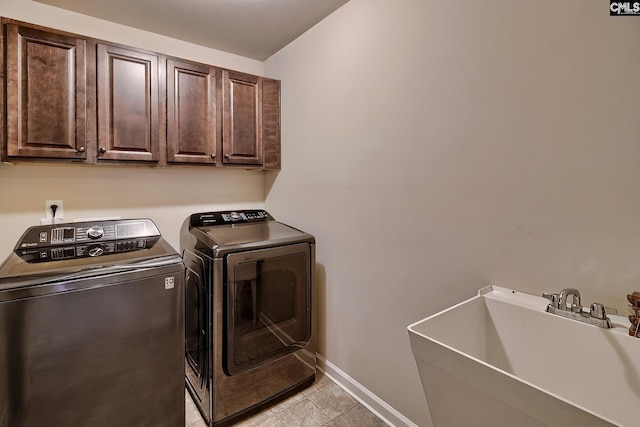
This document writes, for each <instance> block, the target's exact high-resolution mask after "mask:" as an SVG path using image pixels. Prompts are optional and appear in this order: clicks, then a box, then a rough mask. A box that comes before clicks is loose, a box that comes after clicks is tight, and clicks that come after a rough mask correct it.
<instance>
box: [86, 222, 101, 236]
mask: <svg viewBox="0 0 640 427" xmlns="http://www.w3.org/2000/svg"><path fill="white" fill-rule="evenodd" d="M102 236H104V229H103V228H102V227H100V226H99V225H94V226H93V227H91V228H90V229H89V230H87V237H88V238H90V239H99V238H101V237H102Z"/></svg>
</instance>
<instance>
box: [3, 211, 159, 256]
mask: <svg viewBox="0 0 640 427" xmlns="http://www.w3.org/2000/svg"><path fill="white" fill-rule="evenodd" d="M159 239H160V231H159V230H158V228H157V227H156V226H155V224H154V223H153V222H152V221H151V220H149V219H135V220H105V221H91V222H78V223H67V224H52V225H40V226H35V227H30V228H29V229H28V230H27V231H26V232H25V233H24V234H23V235H22V238H21V239H20V241H19V242H18V244H17V245H16V247H15V249H14V251H15V252H16V253H17V254H18V256H20V258H22V259H23V260H25V261H27V262H46V261H57V260H63V259H70V258H85V257H97V256H101V255H105V254H113V253H118V252H129V251H135V250H141V249H146V248H150V247H152V246H153V245H155V243H156V242H157V241H158V240H159Z"/></svg>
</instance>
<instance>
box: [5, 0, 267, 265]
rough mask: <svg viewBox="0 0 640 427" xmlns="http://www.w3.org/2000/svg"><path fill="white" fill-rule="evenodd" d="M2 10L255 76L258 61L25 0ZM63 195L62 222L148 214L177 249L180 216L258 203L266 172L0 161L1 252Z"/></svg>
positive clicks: (258, 70)
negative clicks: (4, 162) (49, 200)
mask: <svg viewBox="0 0 640 427" xmlns="http://www.w3.org/2000/svg"><path fill="white" fill-rule="evenodd" d="M0 16H4V17H8V18H13V19H18V20H22V21H26V22H32V23H35V24H40V25H44V26H47V27H51V28H58V29H61V30H65V31H69V32H74V33H77V34H82V35H86V36H91V37H96V38H100V39H104V40H109V41H113V42H117V43H123V44H126V45H130V46H135V47H139V48H144V49H149V50H152V51H156V52H162V53H166V54H169V55H175V56H178V57H181V58H185V59H191V60H194V61H200V62H203V63H208V64H213V65H218V66H221V67H225V68H230V69H234V70H239V71H244V72H247V73H252V74H258V75H261V74H262V72H263V63H262V62H259V61H255V60H252V59H248V58H243V57H240V56H237V55H231V54H229V53H226V52H221V51H216V50H212V49H208V48H204V47H201V46H197V45H194V44H190V43H186V42H182V41H179V40H175V39H171V38H167V37H163V36H160V35H157V34H152V33H149V32H145V31H141V30H137V29H134V28H130V27H125V26H122V25H117V24H114V23H111V22H107V21H103V20H99V19H95V18H92V17H88V16H84V15H80V14H77V13H72V12H68V11H66V10H63V9H59V8H55V7H51V6H48V5H44V4H41V3H37V2H33V1H30V0H2V1H1V2H0ZM47 199H62V200H63V202H64V216H65V220H73V219H79V218H95V217H113V216H119V217H123V218H126V217H149V218H152V219H153V220H154V221H155V222H156V224H157V225H158V227H159V228H160V230H161V232H162V233H163V235H164V236H165V237H166V238H167V239H168V240H169V242H170V243H171V244H172V245H173V246H174V247H175V248H176V249H177V248H178V247H179V230H180V226H181V225H182V221H183V220H184V219H185V218H186V217H187V216H188V215H189V214H191V213H194V212H198V211H203V210H215V209H230V208H244V207H263V206H264V172H262V171H246V170H232V171H227V170H212V169H210V168H198V167H179V168H164V169H159V168H150V167H110V166H105V167H102V166H100V167H98V166H93V167H91V166H76V165H74V166H60V165H55V166H51V165H42V164H41V165H25V164H19V165H15V166H14V165H3V164H0V236H2V237H0V258H2V259H4V257H5V256H6V255H3V254H8V253H9V251H11V250H12V249H13V246H14V244H15V243H16V241H17V240H18V238H19V237H20V235H21V233H22V232H23V231H24V230H25V229H26V228H27V227H28V226H30V225H36V224H39V221H40V218H42V217H44V215H45V213H44V203H45V200H47Z"/></svg>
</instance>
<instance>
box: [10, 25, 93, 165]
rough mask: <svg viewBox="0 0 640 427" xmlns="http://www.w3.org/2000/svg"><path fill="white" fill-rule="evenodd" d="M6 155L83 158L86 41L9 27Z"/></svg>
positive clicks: (23, 27)
mask: <svg viewBox="0 0 640 427" xmlns="http://www.w3.org/2000/svg"><path fill="white" fill-rule="evenodd" d="M5 31H6V32H5V44H6V57H5V66H6V111H7V115H6V128H7V129H6V154H7V156H18V157H37V158H58V159H81V160H82V159H86V156H87V150H86V148H87V147H86V145H87V133H86V125H87V124H86V123H87V110H86V88H87V82H86V62H85V61H86V55H85V50H86V44H87V42H86V40H84V39H82V38H76V37H73V36H70V35H66V34H63V33H55V32H48V31H44V30H38V29H34V28H29V27H26V26H21V25H18V24H14V23H10V24H7V25H6V26H5Z"/></svg>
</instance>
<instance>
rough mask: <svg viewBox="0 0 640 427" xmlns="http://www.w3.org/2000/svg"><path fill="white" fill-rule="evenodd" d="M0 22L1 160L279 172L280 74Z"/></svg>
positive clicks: (15, 22)
mask: <svg viewBox="0 0 640 427" xmlns="http://www.w3.org/2000/svg"><path fill="white" fill-rule="evenodd" d="M2 23H3V28H4V31H3V33H2V42H3V44H4V45H5V46H6V48H5V49H4V51H5V55H4V57H3V59H4V67H3V70H4V72H5V76H6V78H5V85H3V86H2V88H3V89H4V91H5V92H4V93H5V94H6V105H5V112H6V116H5V119H6V120H5V124H6V131H5V133H4V134H3V133H0V137H1V136H3V135H4V136H6V137H5V138H3V139H2V144H1V146H0V148H1V151H0V157H1V158H2V160H4V161H24V160H34V159H35V160H44V159H51V160H58V161H69V160H74V161H77V162H84V163H89V164H97V163H112V164H113V163H138V164H150V165H157V166H165V165H176V164H190V165H209V166H216V167H240V168H249V169H257V168H260V169H280V82H279V81H278V80H272V79H267V78H264V77H259V76H254V75H250V74H245V73H240V72H236V71H230V70H225V69H222V68H219V67H215V66H212V65H205V64H200V63H196V62H192V61H186V60H183V59H178V58H169V57H166V56H165V55H163V54H160V53H155V52H149V51H145V50H142V49H138V48H134V47H129V46H123V45H119V44H115V43H111V42H108V41H103V40H96V39H92V38H89V37H84V36H79V35H75V34H70V33H65V32H62V31H57V30H52V29H49V28H44V27H41V26H38V25H34V24H28V23H24V22H19V21H14V20H11V19H6V18H3V19H2ZM3 98H4V97H2V96H0V100H2V99H3ZM0 123H1V122H0Z"/></svg>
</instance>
